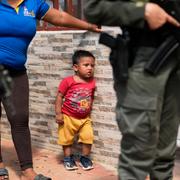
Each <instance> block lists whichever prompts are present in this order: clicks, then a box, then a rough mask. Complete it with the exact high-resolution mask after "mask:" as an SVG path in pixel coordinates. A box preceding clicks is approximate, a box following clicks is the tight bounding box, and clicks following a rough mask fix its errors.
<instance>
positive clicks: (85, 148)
mask: <svg viewBox="0 0 180 180" xmlns="http://www.w3.org/2000/svg"><path fill="white" fill-rule="evenodd" d="M91 147H92V144H84V143H82V155H83V156H89V155H90V153H91Z"/></svg>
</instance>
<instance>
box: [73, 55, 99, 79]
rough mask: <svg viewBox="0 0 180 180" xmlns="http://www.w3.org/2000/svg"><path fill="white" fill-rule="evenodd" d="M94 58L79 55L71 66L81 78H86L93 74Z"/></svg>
mask: <svg viewBox="0 0 180 180" xmlns="http://www.w3.org/2000/svg"><path fill="white" fill-rule="evenodd" d="M94 66H95V59H94V58H93V57H81V58H80V59H79V63H78V64H75V65H74V66H73V69H74V71H75V72H76V74H77V75H78V76H80V77H81V78H83V79H88V78H91V77H93V75H94Z"/></svg>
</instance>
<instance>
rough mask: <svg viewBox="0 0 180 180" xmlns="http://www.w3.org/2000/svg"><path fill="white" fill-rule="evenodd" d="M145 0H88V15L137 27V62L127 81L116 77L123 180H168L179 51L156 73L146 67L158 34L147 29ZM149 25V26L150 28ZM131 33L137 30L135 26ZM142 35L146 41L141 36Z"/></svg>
mask: <svg viewBox="0 0 180 180" xmlns="http://www.w3.org/2000/svg"><path fill="white" fill-rule="evenodd" d="M146 2H147V1H145V0H144V1H143V0H141V1H140V0H139V1H138V0H136V1H135V0H134V1H130V0H111V1H110V0H87V1H86V3H85V11H84V12H85V16H86V18H87V19H88V21H90V22H92V23H96V24H100V25H109V26H111V25H112V26H121V27H124V26H126V27H127V28H129V29H131V30H132V29H134V31H137V35H138V38H134V39H132V41H134V42H135V46H134V47H132V48H133V49H134V54H133V57H134V58H133V60H134V62H133V65H132V66H131V67H130V68H129V78H128V81H127V83H125V84H124V83H121V82H119V81H118V80H117V81H115V83H114V87H115V91H116V95H117V98H118V102H117V106H116V115H117V122H118V125H119V128H120V131H121V132H122V141H121V155H120V163H119V168H118V170H119V177H120V179H121V180H135V179H136V180H144V179H145V177H146V176H147V174H150V178H151V180H170V179H172V177H173V175H172V171H173V166H174V159H175V151H176V138H177V132H178V126H179V119H180V114H179V113H178V112H180V104H179V103H180V93H179V92H180V91H179V90H180V78H179V77H180V76H178V72H180V71H179V62H180V50H179V49H178V50H176V51H175V52H173V54H172V55H171V56H170V57H169V60H168V63H167V64H166V65H164V66H163V67H162V68H161V69H160V71H159V72H158V74H157V75H156V76H153V75H150V74H148V73H146V72H145V71H144V65H145V64H146V62H147V61H148V60H149V58H150V57H151V56H152V54H153V53H154V51H155V50H156V48H157V46H156V45H154V44H156V41H157V38H158V37H159V36H160V34H156V32H155V33H154V32H153V33H151V31H150V30H149V32H148V34H146V33H144V32H145V24H146V23H145V20H144V11H145V3H146ZM146 27H147V26H146ZM132 31H133V30H132ZM140 39H141V40H142V39H143V41H141V40H140Z"/></svg>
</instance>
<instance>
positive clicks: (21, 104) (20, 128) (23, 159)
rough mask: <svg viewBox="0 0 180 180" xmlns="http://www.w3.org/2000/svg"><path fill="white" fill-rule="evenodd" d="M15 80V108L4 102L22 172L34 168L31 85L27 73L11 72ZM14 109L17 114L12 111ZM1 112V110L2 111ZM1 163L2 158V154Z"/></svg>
mask: <svg viewBox="0 0 180 180" xmlns="http://www.w3.org/2000/svg"><path fill="white" fill-rule="evenodd" d="M10 75H11V77H12V80H13V89H12V95H11V97H10V98H9V99H10V103H12V104H13V107H10V106H8V105H7V103H6V102H5V101H3V100H1V102H2V103H3V106H4V108H5V111H6V114H7V118H8V120H9V122H10V125H11V133H12V139H13V142H14V145H15V149H16V152H17V155H18V159H19V162H20V166H21V169H22V170H25V169H27V168H31V167H32V151H31V138H30V130H29V125H28V124H29V84H28V77H27V74H26V72H25V71H23V72H11V73H10ZM11 108H14V110H15V114H12V113H11V111H12V109H11ZM0 110H1V109H0ZM0 112H1V111H0ZM0 161H1V162H2V157H1V154H0Z"/></svg>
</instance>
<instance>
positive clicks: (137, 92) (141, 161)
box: [114, 47, 177, 180]
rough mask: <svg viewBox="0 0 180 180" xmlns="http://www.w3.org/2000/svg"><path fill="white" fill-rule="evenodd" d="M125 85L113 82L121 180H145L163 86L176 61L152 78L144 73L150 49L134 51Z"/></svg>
mask: <svg viewBox="0 0 180 180" xmlns="http://www.w3.org/2000/svg"><path fill="white" fill-rule="evenodd" d="M136 53H137V54H136V58H135V60H134V64H133V66H132V67H131V68H130V69H129V79H128V81H127V83H122V82H119V81H118V80H116V81H115V84H114V88H115V91H116V95H117V106H116V116H117V122H118V125H119V129H120V131H121V133H122V139H121V154H120V160H119V168H118V170H119V178H120V179H121V180H130V179H131V180H145V178H146V176H147V175H148V173H149V172H150V170H151V167H152V165H153V162H154V159H155V155H156V148H157V143H158V137H159V127H160V115H161V111H162V105H163V97H164V93H165V92H164V91H165V86H166V83H167V80H168V78H169V75H170V73H171V71H172V69H173V68H174V67H175V66H176V64H177V62H175V61H174V60H173V59H172V60H169V64H168V65H167V66H164V67H163V68H162V69H161V70H160V72H158V74H157V75H156V76H153V75H151V74H149V73H146V72H145V71H144V66H145V64H146V61H147V60H148V59H149V57H151V55H152V54H153V53H154V49H153V48H148V47H142V48H141V49H139V50H138V51H136Z"/></svg>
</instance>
